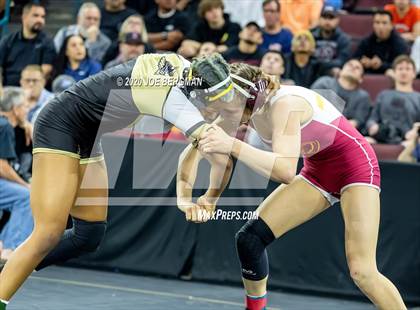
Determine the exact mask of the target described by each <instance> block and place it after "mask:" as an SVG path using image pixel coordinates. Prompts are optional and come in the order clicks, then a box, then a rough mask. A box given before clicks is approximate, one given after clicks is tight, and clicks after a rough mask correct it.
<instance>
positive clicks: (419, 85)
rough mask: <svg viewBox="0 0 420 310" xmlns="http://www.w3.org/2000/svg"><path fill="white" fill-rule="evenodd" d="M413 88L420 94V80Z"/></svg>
mask: <svg viewBox="0 0 420 310" xmlns="http://www.w3.org/2000/svg"><path fill="white" fill-rule="evenodd" d="M413 88H414V90H415V91H418V92H420V79H417V80H415V81H414V84H413Z"/></svg>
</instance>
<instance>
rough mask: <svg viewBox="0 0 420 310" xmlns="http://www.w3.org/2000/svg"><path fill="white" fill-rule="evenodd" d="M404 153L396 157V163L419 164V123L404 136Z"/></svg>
mask: <svg viewBox="0 0 420 310" xmlns="http://www.w3.org/2000/svg"><path fill="white" fill-rule="evenodd" d="M405 139H406V140H405V141H404V142H403V145H404V146H405V149H404V151H402V152H401V154H400V156H398V161H401V162H406V163H420V123H415V124H414V125H413V128H411V129H410V130H409V131H407V133H406V134H405Z"/></svg>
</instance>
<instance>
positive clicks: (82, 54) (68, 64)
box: [54, 34, 102, 81]
mask: <svg viewBox="0 0 420 310" xmlns="http://www.w3.org/2000/svg"><path fill="white" fill-rule="evenodd" d="M101 70H102V65H101V64H100V63H99V62H97V61H95V60H93V59H90V58H89V56H88V53H87V50H86V47H85V44H84V39H83V37H82V36H80V35H78V34H75V35H70V36H68V37H67V38H66V39H65V40H64V42H63V45H62V46H61V49H60V52H59V54H58V57H57V60H56V63H55V72H54V78H55V77H57V76H59V75H61V74H66V75H69V76H71V77H73V78H74V79H75V80H76V81H80V80H83V79H85V78H87V77H88V76H91V75H93V74H96V73H98V72H99V71H101Z"/></svg>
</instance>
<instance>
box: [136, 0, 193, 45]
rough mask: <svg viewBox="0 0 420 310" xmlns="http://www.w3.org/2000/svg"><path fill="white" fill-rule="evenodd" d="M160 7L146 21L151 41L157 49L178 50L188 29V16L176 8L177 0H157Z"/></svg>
mask: <svg viewBox="0 0 420 310" xmlns="http://www.w3.org/2000/svg"><path fill="white" fill-rule="evenodd" d="M156 3H157V5H158V8H157V10H156V11H153V12H151V13H149V14H148V15H147V16H146V17H145V18H144V21H145V23H146V27H147V30H148V33H149V41H150V43H151V44H153V47H154V48H155V49H157V50H163V51H176V50H177V49H178V48H179V46H180V44H181V41H182V40H183V39H184V36H185V33H186V32H187V30H188V27H189V25H188V20H187V16H186V15H185V14H184V13H182V12H180V11H178V10H177V9H176V0H156Z"/></svg>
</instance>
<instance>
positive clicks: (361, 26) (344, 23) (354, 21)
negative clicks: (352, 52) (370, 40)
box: [340, 14, 373, 39]
mask: <svg viewBox="0 0 420 310" xmlns="http://www.w3.org/2000/svg"><path fill="white" fill-rule="evenodd" d="M372 25H373V17H372V15H356V14H348V15H341V17H340V28H341V29H342V30H343V31H344V32H345V33H347V34H348V35H349V36H351V37H352V38H355V39H361V38H363V37H366V36H368V35H369V34H370V33H371V32H372V31H373V26H372Z"/></svg>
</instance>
